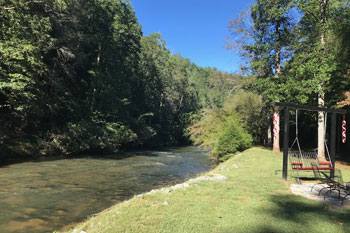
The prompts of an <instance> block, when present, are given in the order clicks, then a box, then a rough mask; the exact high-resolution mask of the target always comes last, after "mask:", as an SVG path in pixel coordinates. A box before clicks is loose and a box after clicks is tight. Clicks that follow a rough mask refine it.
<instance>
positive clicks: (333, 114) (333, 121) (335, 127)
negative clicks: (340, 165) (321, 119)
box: [331, 112, 337, 178]
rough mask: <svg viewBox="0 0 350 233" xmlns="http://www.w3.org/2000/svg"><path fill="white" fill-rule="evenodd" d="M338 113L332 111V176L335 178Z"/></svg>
mask: <svg viewBox="0 0 350 233" xmlns="http://www.w3.org/2000/svg"><path fill="white" fill-rule="evenodd" d="M336 119H337V113H335V112H333V113H332V121H331V130H332V131H331V163H332V167H333V170H331V178H334V169H335V153H336V150H335V144H336V143H335V140H336V132H337V124H336V123H337V122H336Z"/></svg>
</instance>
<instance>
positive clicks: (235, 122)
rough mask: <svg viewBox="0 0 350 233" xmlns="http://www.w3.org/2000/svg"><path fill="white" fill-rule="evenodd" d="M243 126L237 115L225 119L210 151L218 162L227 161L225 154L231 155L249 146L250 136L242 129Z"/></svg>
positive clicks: (250, 142)
mask: <svg viewBox="0 0 350 233" xmlns="http://www.w3.org/2000/svg"><path fill="white" fill-rule="evenodd" d="M243 125H244V123H243V122H242V120H240V119H239V117H238V116H237V115H232V116H229V117H227V118H226V119H225V122H224V124H223V125H222V127H221V130H220V131H219V132H218V135H217V140H216V143H215V145H214V148H213V151H212V154H214V155H215V156H216V157H217V158H218V159H219V160H220V161H222V160H225V159H227V156H225V155H227V154H233V153H236V152H237V151H242V150H245V149H247V148H249V147H250V146H251V144H252V141H253V139H252V136H251V135H250V134H249V133H248V132H247V131H246V130H245V129H244V127H243Z"/></svg>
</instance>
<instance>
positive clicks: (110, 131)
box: [0, 0, 244, 156]
mask: <svg viewBox="0 0 350 233" xmlns="http://www.w3.org/2000/svg"><path fill="white" fill-rule="evenodd" d="M0 26H1V31H0V58H1V62H0V110H1V112H2V114H1V115H0V122H1V126H0V132H1V135H0V148H1V151H2V155H1V156H3V155H5V154H8V153H7V152H8V151H16V153H17V154H21V153H26V154H37V153H38V150H40V154H42V155H46V154H50V155H51V154H65V155H69V154H75V153H87V152H94V151H95V152H108V153H112V152H116V151H118V150H120V149H121V148H126V147H138V146H163V145H175V144H185V143H189V134H188V131H187V127H188V125H189V124H190V117H191V115H192V114H193V113H196V112H197V111H199V109H200V108H201V107H203V106H222V104H223V102H224V99H225V97H226V96H228V95H229V94H230V93H232V92H233V91H235V90H237V88H238V86H239V85H240V84H239V83H240V78H241V77H237V76H234V75H230V74H226V73H223V72H219V71H217V70H216V69H211V68H201V67H198V66H196V65H195V64H193V63H191V62H190V61H189V60H188V59H185V58H183V57H181V56H180V55H172V54H171V53H170V51H169V49H168V48H167V47H166V42H165V40H164V39H163V38H162V36H161V35H160V34H158V33H155V34H151V35H149V36H146V37H142V29H141V25H140V24H139V23H138V22H137V18H136V16H135V12H134V10H133V8H132V6H131V4H130V2H129V1H124V0H77V1H68V0H49V1H27V0H26V1H20V0H7V1H1V3H0ZM242 83H244V82H242ZM242 85H244V84H242ZM24 145H25V146H24ZM27 145H30V146H27ZM21 148H26V149H25V150H24V149H21ZM38 148H39V149H38Z"/></svg>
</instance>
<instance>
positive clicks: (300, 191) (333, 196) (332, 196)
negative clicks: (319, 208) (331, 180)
mask: <svg viewBox="0 0 350 233" xmlns="http://www.w3.org/2000/svg"><path fill="white" fill-rule="evenodd" d="M314 184H316V183H303V184H291V185H290V189H291V191H292V193H293V194H296V195H300V196H303V197H306V198H308V199H312V200H315V201H319V202H323V203H326V204H329V205H332V206H337V207H340V208H350V196H347V198H346V200H345V201H344V205H342V204H341V202H342V200H343V198H342V197H343V196H344V192H341V194H340V195H341V198H340V199H339V196H338V192H337V191H332V192H331V193H330V192H329V189H324V190H322V192H321V195H319V192H320V190H321V189H322V188H324V187H326V186H325V185H324V184H319V185H316V186H315V187H314V188H313V189H312V191H311V187H312V186H313V185H314Z"/></svg>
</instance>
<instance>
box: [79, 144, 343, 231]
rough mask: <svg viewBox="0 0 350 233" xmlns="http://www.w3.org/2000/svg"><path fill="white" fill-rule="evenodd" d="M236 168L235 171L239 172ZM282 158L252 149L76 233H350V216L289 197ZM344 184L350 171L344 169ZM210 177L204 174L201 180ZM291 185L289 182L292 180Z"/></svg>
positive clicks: (106, 214)
mask: <svg viewBox="0 0 350 233" xmlns="http://www.w3.org/2000/svg"><path fill="white" fill-rule="evenodd" d="M237 167H238V168H237ZM281 167H282V155H281V154H274V153H272V152H270V151H269V150H266V149H261V148H253V149H250V150H247V151H245V152H243V153H241V154H238V156H236V157H234V158H232V159H230V160H228V161H226V162H225V163H223V164H221V165H220V166H218V167H217V168H216V169H214V170H213V171H211V172H210V174H222V175H225V176H227V179H226V180H220V181H198V182H195V183H190V187H188V188H182V189H177V190H175V191H172V192H170V193H168V194H166V193H162V192H155V193H152V194H147V195H144V196H143V197H134V198H132V199H131V200H129V201H126V202H123V203H120V204H117V205H115V206H113V207H112V208H110V209H108V210H106V211H104V212H102V213H100V214H98V215H97V216H95V217H91V218H89V219H88V220H87V221H85V222H83V223H81V224H79V225H78V226H77V227H76V228H75V229H76V230H77V231H76V232H81V231H85V232H87V233H94V232H96V233H102V232H108V233H113V232H135V233H136V232H152V233H153V232H169V233H170V232H171V233H173V232H200V233H204V232H308V233H310V232H327V233H328V232H350V210H345V209H341V208H337V207H331V206H327V205H325V204H322V203H320V202H316V201H312V200H308V199H306V198H303V197H300V196H296V195H293V194H291V192H290V191H289V185H288V182H284V181H282V179H281V173H280V172H279V173H277V175H276V174H275V171H276V170H280V169H281ZM342 171H343V175H344V180H349V179H348V178H350V176H349V175H350V170H349V169H346V167H342ZM205 175H208V174H205ZM290 182H293V180H292V179H290Z"/></svg>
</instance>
